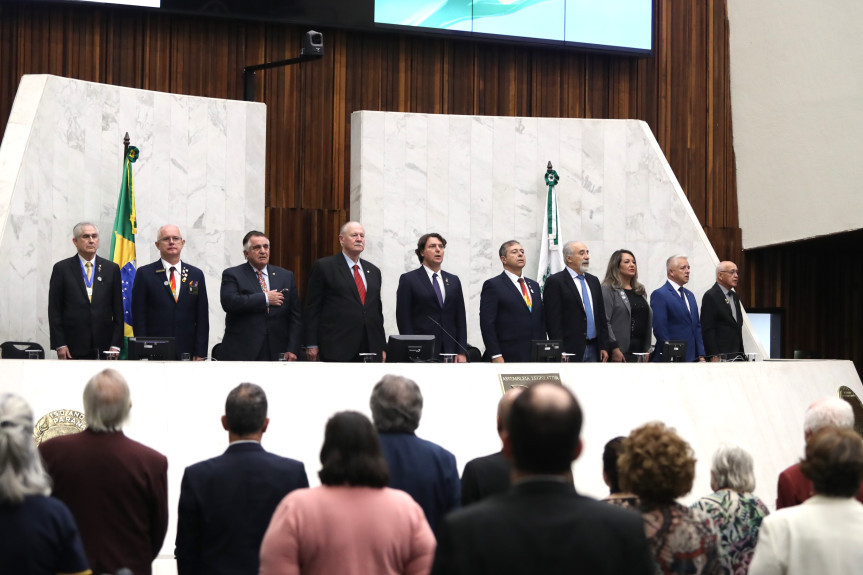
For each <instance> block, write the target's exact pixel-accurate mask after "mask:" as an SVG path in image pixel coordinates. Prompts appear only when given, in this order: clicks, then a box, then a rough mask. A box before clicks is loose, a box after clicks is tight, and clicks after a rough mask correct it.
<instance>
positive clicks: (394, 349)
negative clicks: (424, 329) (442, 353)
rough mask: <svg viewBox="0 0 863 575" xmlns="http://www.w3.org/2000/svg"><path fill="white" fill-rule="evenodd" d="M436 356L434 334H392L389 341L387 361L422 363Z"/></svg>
mask: <svg viewBox="0 0 863 575" xmlns="http://www.w3.org/2000/svg"><path fill="white" fill-rule="evenodd" d="M434 357H435V339H434V336H433V335H391V336H390V339H389V342H388V343H387V363H422V362H428V361H432V360H433V359H434Z"/></svg>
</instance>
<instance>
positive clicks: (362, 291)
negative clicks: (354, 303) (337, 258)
mask: <svg viewBox="0 0 863 575" xmlns="http://www.w3.org/2000/svg"><path fill="white" fill-rule="evenodd" d="M354 283H356V284H357V291H358V292H360V301H361V302H363V305H366V284H364V283H363V278H362V277H361V276H360V266H358V265H357V264H354Z"/></svg>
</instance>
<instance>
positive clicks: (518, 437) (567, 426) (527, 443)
mask: <svg viewBox="0 0 863 575" xmlns="http://www.w3.org/2000/svg"><path fill="white" fill-rule="evenodd" d="M581 421H582V414H581V407H580V406H579V405H578V401H577V400H576V399H575V396H574V395H573V394H572V392H571V391H569V389H567V388H566V387H564V386H562V385H559V384H556V383H550V382H539V383H535V384H533V385H532V386H530V387H529V388H527V389H526V390H525V391H524V392H523V393H522V394H521V395H519V396H518V397H516V398H515V401H513V403H512V408H511V409H510V413H509V427H508V429H507V432H508V441H509V445H510V449H511V454H512V464H513V466H514V467H515V468H516V469H518V470H519V471H521V472H524V473H530V474H560V473H564V472H569V471H570V470H571V469H572V462H573V461H574V460H575V458H576V457H577V456H578V451H579V437H578V436H579V433H581Z"/></svg>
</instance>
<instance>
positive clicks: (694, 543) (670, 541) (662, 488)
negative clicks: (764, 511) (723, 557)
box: [618, 423, 721, 575]
mask: <svg viewBox="0 0 863 575" xmlns="http://www.w3.org/2000/svg"><path fill="white" fill-rule="evenodd" d="M618 467H619V470H620V483H621V487H622V488H623V489H624V490H626V491H629V492H631V493H634V494H635V495H637V496H638V498H639V501H640V510H641V512H642V515H643V516H644V531H645V534H646V535H647V541H648V544H649V545H650V548H651V550H652V551H653V556H654V559H655V560H656V573H657V574H660V575H671V574H683V573H686V574H688V575H714V574H719V573H721V571H720V563H719V551H718V538H717V534H716V530H715V528H714V526H713V521H712V520H711V519H710V517H709V516H708V515H707V514H705V513H704V512H702V511H697V510H694V509H690V508H688V507H685V506H683V505H681V504H680V503H677V502H676V501H675V499H677V498H678V497H682V496H683V495H686V494H687V493H689V491H690V490H691V489H692V481H693V479H695V456H694V454H693V452H692V448H691V447H690V446H689V444H688V443H686V442H685V441H684V440H683V439H681V438H680V436H678V435H677V433H675V432H674V429H672V428H669V427H666V426H665V424H663V423H648V424H646V425H642V426H641V427H638V428H636V429H634V430H633V431H632V432H631V433H630V434H629V437H627V438H626V439H625V440H624V442H623V453H622V454H621V456H620V459H619V461H618Z"/></svg>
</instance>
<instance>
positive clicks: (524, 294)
mask: <svg viewBox="0 0 863 575" xmlns="http://www.w3.org/2000/svg"><path fill="white" fill-rule="evenodd" d="M518 283H519V284H520V285H521V297H523V298H524V303H526V304H527V309H529V310H530V311H533V304H532V303H531V301H530V294H529V293H527V286H526V285H525V284H524V278H518Z"/></svg>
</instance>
